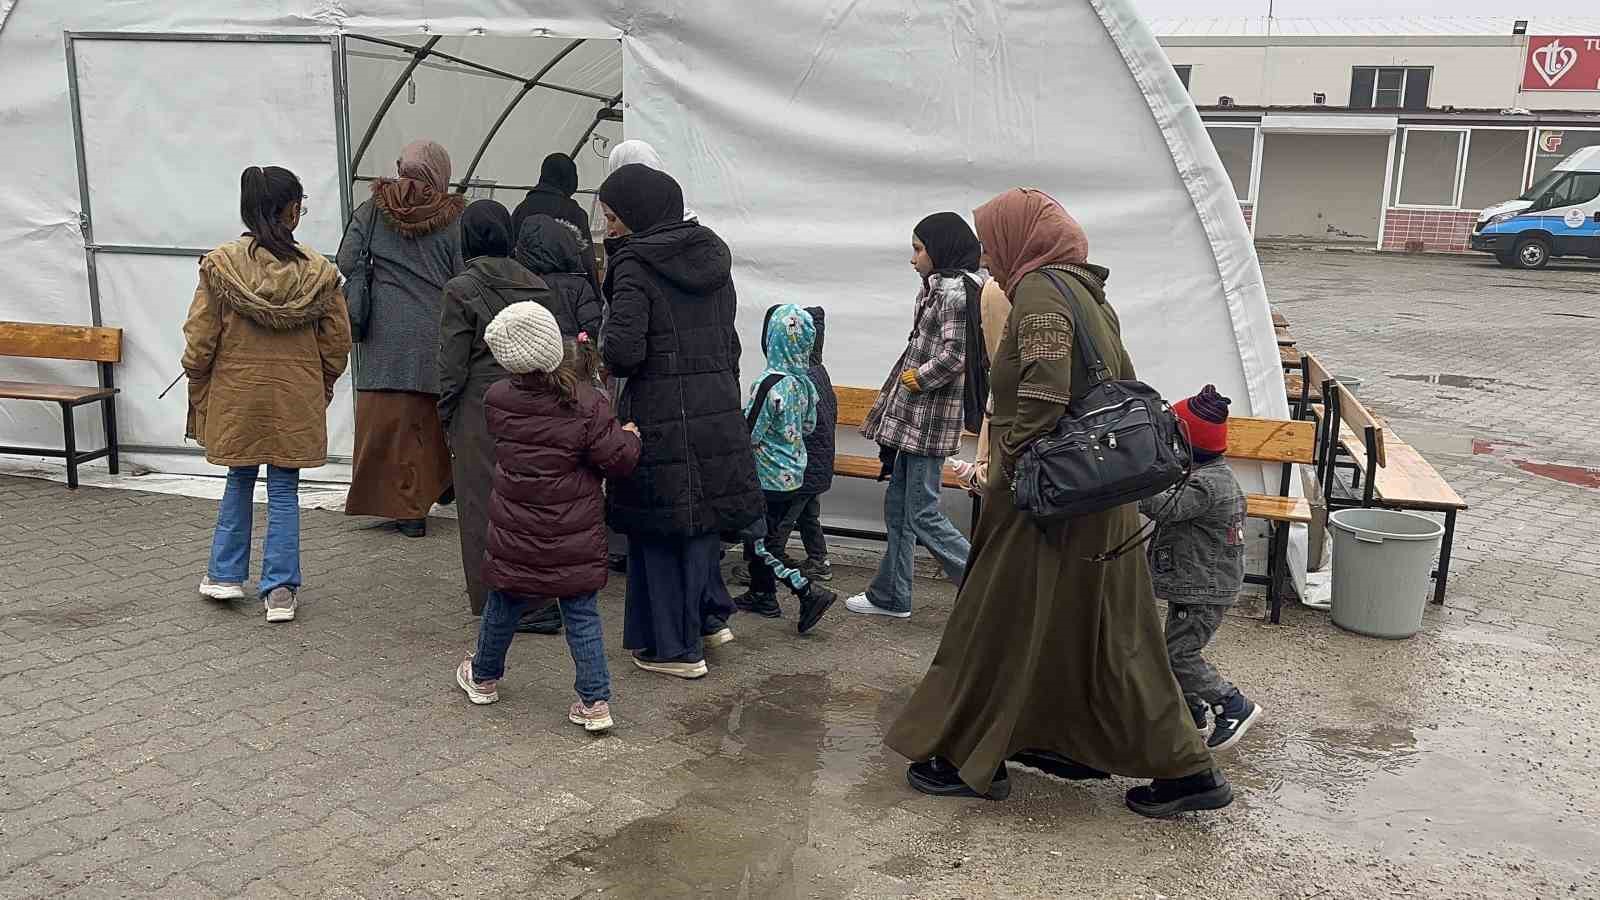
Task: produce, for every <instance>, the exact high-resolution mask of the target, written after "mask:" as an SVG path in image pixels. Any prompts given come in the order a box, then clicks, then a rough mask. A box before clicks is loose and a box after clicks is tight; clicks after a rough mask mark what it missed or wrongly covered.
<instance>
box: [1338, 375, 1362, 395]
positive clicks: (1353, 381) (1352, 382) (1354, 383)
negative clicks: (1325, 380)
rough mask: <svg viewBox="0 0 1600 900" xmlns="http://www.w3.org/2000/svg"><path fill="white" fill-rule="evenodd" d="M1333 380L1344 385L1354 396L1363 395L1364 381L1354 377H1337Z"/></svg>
mask: <svg viewBox="0 0 1600 900" xmlns="http://www.w3.org/2000/svg"><path fill="white" fill-rule="evenodd" d="M1333 380H1334V381H1337V382H1339V383H1340V384H1342V385H1344V389H1345V390H1347V391H1349V392H1350V393H1352V394H1359V393H1361V385H1362V381H1361V379H1359V378H1357V377H1356V376H1354V375H1335V376H1333Z"/></svg>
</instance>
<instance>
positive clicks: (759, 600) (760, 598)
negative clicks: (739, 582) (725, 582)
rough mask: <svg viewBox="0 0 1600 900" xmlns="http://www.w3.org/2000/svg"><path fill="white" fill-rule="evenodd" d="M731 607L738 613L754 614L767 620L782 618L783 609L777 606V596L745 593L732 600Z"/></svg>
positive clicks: (752, 592)
mask: <svg viewBox="0 0 1600 900" xmlns="http://www.w3.org/2000/svg"><path fill="white" fill-rule="evenodd" d="M733 605H734V606H736V607H738V608H739V611H740V612H747V613H755V614H756V615H758V616H763V617H765V618H768V619H777V618H781V617H782V616H783V608H782V607H780V606H779V605H778V595H777V594H758V593H756V592H755V591H746V592H744V593H743V594H740V595H739V596H737V597H735V598H733Z"/></svg>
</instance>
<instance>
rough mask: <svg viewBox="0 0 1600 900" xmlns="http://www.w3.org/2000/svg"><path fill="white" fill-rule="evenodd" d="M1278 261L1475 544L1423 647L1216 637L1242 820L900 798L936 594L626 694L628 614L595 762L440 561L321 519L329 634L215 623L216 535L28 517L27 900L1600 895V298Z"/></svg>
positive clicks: (142, 524) (47, 491)
mask: <svg viewBox="0 0 1600 900" xmlns="http://www.w3.org/2000/svg"><path fill="white" fill-rule="evenodd" d="M1263 262H1264V266H1265V269H1266V277H1267V280H1268V286H1269V289H1270V290H1271V292H1272V295H1273V298H1274V300H1275V302H1276V303H1277V304H1278V305H1279V308H1280V309H1281V310H1282V311H1283V312H1284V313H1285V314H1287V315H1288V316H1289V318H1290V319H1291V320H1292V322H1293V328H1294V331H1295V332H1296V334H1297V336H1298V337H1299V338H1300V340H1301V341H1302V343H1303V344H1304V345H1306V346H1308V347H1310V348H1312V349H1313V350H1314V351H1315V352H1317V353H1318V354H1319V355H1320V356H1322V357H1323V358H1324V359H1325V360H1326V361H1327V362H1328V363H1329V364H1330V365H1331V366H1332V367H1333V368H1334V369H1335V370H1336V371H1338V372H1340V373H1342V374H1356V375H1359V376H1361V377H1362V378H1364V379H1365V384H1364V385H1363V387H1362V396H1363V397H1364V398H1366V399H1367V400H1369V401H1370V403H1371V404H1372V406H1373V407H1374V409H1375V410H1376V411H1377V412H1379V413H1380V414H1381V415H1384V416H1386V417H1387V418H1388V419H1389V421H1390V423H1391V424H1392V425H1393V426H1394V429H1395V430H1396V431H1397V432H1398V433H1399V434H1401V435H1402V436H1403V437H1405V438H1406V439H1408V440H1410V441H1412V442H1413V443H1415V444H1417V445H1418V446H1419V447H1422V448H1424V451H1425V452H1426V453H1427V455H1428V456H1429V458H1430V460H1432V461H1433V462H1434V464H1435V465H1436V466H1437V467H1438V468H1439V470H1440V471H1441V472H1443V473H1444V474H1445V475H1446V477H1447V478H1448V479H1449V480H1450V481H1451V483H1452V484H1454V485H1455V486H1456V487H1457V489H1458V490H1459V491H1460V492H1461V493H1462V494H1463V495H1464V496H1465V497H1466V498H1467V500H1468V501H1469V502H1470V503H1471V504H1472V510H1471V511H1470V512H1469V513H1468V514H1467V515H1466V516H1465V517H1464V518H1463V520H1462V523H1461V535H1460V539H1459V541H1458V550H1457V562H1456V571H1455V576H1454V579H1453V581H1452V586H1451V591H1450V599H1449V603H1448V604H1447V605H1446V606H1445V607H1444V608H1442V609H1432V610H1430V612H1429V616H1428V622H1427V626H1426V628H1425V630H1424V632H1423V633H1422V634H1421V635H1418V636H1417V637H1416V638H1414V639H1412V640H1409V641H1404V642H1385V641H1375V640H1370V639H1365V638H1359V637H1356V636H1353V635H1349V634H1345V633H1343V632H1340V631H1339V630H1337V629H1336V628H1334V627H1333V626H1332V625H1331V624H1330V623H1329V622H1328V619H1327V616H1326V615H1325V614H1323V613H1319V612H1315V611H1312V610H1306V609H1301V608H1291V609H1290V610H1288V611H1287V614H1286V616H1285V622H1284V624H1283V625H1282V626H1279V627H1272V626H1267V625H1263V624H1261V623H1260V622H1259V621H1257V620H1254V619H1251V618H1246V617H1244V616H1242V615H1241V616H1235V617H1232V618H1230V619H1229V622H1228V624H1227V625H1226V627H1225V628H1224V629H1223V631H1222V632H1221V634H1220V636H1219V639H1218V645H1217V648H1216V659H1217V661H1218V662H1219V664H1220V665H1222V666H1223V667H1224V669H1225V670H1226V671H1227V673H1228V674H1229V675H1230V676H1231V677H1232V678H1233V680H1235V681H1236V682H1237V683H1239V684H1240V685H1241V686H1243V687H1244V688H1245V689H1246V690H1247V691H1249V692H1251V693H1252V694H1253V695H1254V696H1255V697H1256V699H1258V700H1259V701H1260V702H1262V703H1263V705H1264V706H1265V707H1266V709H1267V710H1268V715H1267V718H1266V719H1265V721H1264V722H1263V724H1262V725H1261V726H1260V727H1259V728H1258V729H1257V730H1256V731H1255V732H1253V733H1252V734H1251V736H1250V737H1249V739H1247V741H1246V742H1244V743H1243V744H1242V745H1241V746H1240V748H1239V749H1238V750H1237V751H1236V752H1233V753H1230V754H1226V755H1224V756H1223V757H1222V758H1221V760H1220V761H1221V763H1222V765H1223V766H1224V767H1225V769H1226V770H1227V771H1228V773H1229V775H1230V777H1231V778H1232V779H1233V780H1234V782H1235V785H1236V787H1237V790H1238V795H1239V800H1238V802H1237V803H1235V805H1234V806H1233V807H1231V808H1230V809H1228V810H1226V811H1223V812H1221V813H1217V814H1214V815H1210V816H1205V817H1194V818H1187V819H1183V820H1178V821H1173V822H1147V821H1144V820H1141V819H1138V818H1136V817H1134V816H1132V815H1131V814H1129V813H1128V812H1127V811H1126V810H1125V809H1123V808H1122V805H1121V797H1120V795H1121V792H1122V791H1123V790H1126V788H1127V787H1129V786H1131V784H1132V783H1131V782H1128V781H1125V780H1120V779H1119V780H1114V781H1112V782H1102V783H1094V784H1089V785H1071V784H1065V783H1062V782H1058V781H1055V780H1052V779H1047V778H1043V777H1040V776H1037V775H1032V774H1027V773H1019V774H1018V775H1017V776H1016V778H1015V781H1016V790H1015V792H1014V794H1013V797H1012V799H1011V800H1009V801H1007V802H1005V803H985V802H979V801H959V802H956V801H940V800H935V799H932V798H927V797H922V796H920V795H917V794H914V793H912V792H911V791H909V789H907V788H906V786H905V783H904V780H903V766H904V761H903V760H900V759H899V758H897V757H896V756H895V755H894V754H893V753H892V752H890V751H887V750H885V749H884V748H883V747H882V745H881V735H882V733H883V730H884V728H885V727H886V726H887V724H888V723H889V722H890V721H892V720H893V717H894V715H895V714H896V711H897V710H898V709H899V707H900V706H901V704H902V703H903V702H904V700H905V698H906V696H907V695H908V693H909V692H910V690H911V689H912V687H913V686H914V685H915V683H916V680H917V679H918V677H920V675H921V673H922V671H923V669H924V668H925V667H926V665H927V663H928V661H929V659H930V658H931V655H932V652H933V649H934V648H935V647H936V645H937V642H938V638H939V635H940V632H941V630H942V627H943V624H944V622H945V619H946V617H947V614H948V612H949V609H950V605H951V603H952V602H953V596H952V591H951V590H950V589H949V588H948V587H947V586H945V585H943V584H942V583H940V582H936V581H932V580H919V582H918V585H917V591H918V610H917V614H916V616H915V617H914V618H913V619H912V620H910V621H909V622H890V621H886V620H873V621H861V620H859V619H855V618H853V617H847V615H846V614H845V613H844V612H843V610H842V609H840V610H838V611H837V612H835V613H833V614H830V617H829V619H828V620H826V622H825V623H824V625H823V626H822V627H821V629H819V632H818V633H816V634H815V635H813V636H809V637H806V638H800V637H797V636H796V635H795V634H794V633H793V621H794V620H793V615H794V611H793V610H792V609H789V610H786V613H787V615H788V618H786V619H785V620H783V621H768V620H756V621H750V619H749V617H745V616H740V617H736V620H735V622H734V623H733V626H734V628H735V630H736V631H737V633H738V640H737V641H736V642H735V643H734V644H732V645H729V646H728V647H726V648H722V649H720V650H719V651H714V652H713V655H712V656H711V658H710V661H711V666H712V674H711V676H710V677H708V678H707V679H705V680H703V681H701V682H697V683H684V682H679V681H674V680H668V679H663V678H661V677H659V676H650V675H647V674H645V673H642V672H638V671H636V670H634V669H633V668H632V667H631V666H628V665H626V664H625V663H626V657H625V654H624V653H623V651H622V650H621V647H620V640H619V638H620V633H621V627H620V613H621V606H622V598H621V587H620V584H613V586H612V587H610V588H608V589H607V590H606V592H605V593H604V595H603V601H602V603H603V607H604V609H605V614H606V628H607V631H606V636H607V640H608V648H607V649H608V652H609V656H610V659H611V665H612V674H613V680H614V690H615V700H614V709H615V715H616V718H617V729H616V731H615V732H614V733H613V734H612V735H610V736H607V737H602V738H594V737H591V736H589V735H586V734H584V733H583V732H582V731H581V730H580V729H577V728H576V727H575V726H572V725H570V724H569V723H567V722H566V720H565V707H566V704H567V703H568V702H569V701H570V697H571V681H572V671H571V664H570V662H569V660H568V658H567V654H566V649H565V645H564V643H563V642H562V641H561V640H560V639H550V638H538V637H519V638H518V640H517V642H516V643H515V644H514V646H513V649H512V651H511V656H510V660H509V670H508V676H507V679H506V681H504V682H503V683H502V688H501V695H502V700H501V702H500V703H499V704H497V705H495V706H490V707H473V706H471V705H469V704H468V703H467V702H466V699H465V698H464V697H462V696H461V695H460V693H459V691H457V690H456V688H455V687H454V686H453V681H452V670H453V666H454V664H455V663H456V662H457V661H458V660H459V659H460V656H461V654H462V653H463V652H464V651H465V650H466V649H468V648H469V647H470V646H471V643H472V640H473V637H474V634H475V630H474V626H473V620H472V619H471V618H470V616H468V615H467V614H466V612H465V603H464V600H463V599H462V597H461V595H460V587H459V559H458V555H457V550H456V547H457V545H456V534H455V531H454V523H453V522H451V521H448V520H435V522H434V527H433V530H432V532H431V533H430V535H429V537H427V538H426V539H423V540H417V541H410V540H406V539H403V538H401V537H399V536H397V535H395V534H394V533H392V532H388V531H384V530H382V529H380V528H375V527H373V523H371V522H370V521H367V520H357V519H348V518H344V517H342V516H339V515H336V514H333V513H327V512H320V511H307V512H305V513H304V529H303V532H304V553H303V565H304V569H305V578H306V585H307V587H306V590H305V591H304V594H303V597H304V606H303V612H302V615H301V617H300V619H299V620H297V621H296V622H295V623H293V624H291V625H287V626H271V627H269V626H268V625H266V624H265V622H264V621H263V619H262V616H261V614H260V610H259V607H258V606H257V604H255V603H254V602H249V603H236V604H216V603H212V602H209V601H203V600H200V599H199V598H197V597H196V596H195V594H194V586H195V583H196V582H197V580H198V578H199V576H200V574H201V572H202V569H203V566H204V561H205V558H206V551H207V546H208V540H209V535H210V529H211V525H212V522H213V517H214V515H215V505H214V503H212V502H210V501H203V500H194V499H189V498H184V497H176V496H166V495H158V494H150V493H141V492H134V491H110V490H101V489H93V488H85V489H83V490H80V491H78V492H75V493H68V492H67V491H66V490H65V489H64V488H63V487H62V486H61V485H59V484H56V483H52V482H47V481H40V480H32V479H24V478H13V477H0V897H30V898H31V897H123V896H159V897H183V898H187V897H236V896H246V897H285V896H294V897H302V896H303V897H413V896H416V897H455V896H516V897H556V898H569V897H602V896H603V897H639V898H657V897H701V896H714V897H748V898H765V897H795V898H799V897H807V898H810V897H816V898H827V897H929V898H956V897H965V898H975V897H1046V896H1051V897H1054V896H1072V897H1080V896H1081V897H1150V898H1154V897H1157V896H1165V897H1190V896H1196V897H1198V896H1204V897H1234V896H1238V897H1245V896H1248V897H1286V898H1310V897H1374V896H1380V897H1381V896H1418V897H1458V896H1459V897H1469V896H1470V897H1482V896H1530V897H1532V896H1541V897H1551V896H1600V889H1597V887H1596V885H1597V884H1600V869H1597V868H1596V867H1597V861H1600V837H1597V836H1596V829H1595V828H1594V822H1596V821H1600V801H1597V800H1596V799H1595V798H1596V796H1600V794H1597V788H1600V758H1597V756H1596V753H1597V749H1600V734H1597V731H1600V726H1597V721H1596V720H1597V702H1596V698H1597V692H1596V688H1595V687H1594V672H1595V670H1596V664H1597V663H1600V648H1597V641H1600V626H1597V624H1596V618H1597V617H1596V616H1595V615H1594V613H1593V611H1592V595H1593V594H1594V588H1595V585H1596V576H1597V575H1600V561H1597V559H1596V554H1595V549H1594V548H1595V547H1596V546H1597V543H1600V519H1597V517H1596V516H1595V515H1594V512H1595V509H1596V507H1595V501H1596V492H1595V488H1593V487H1586V486H1583V485H1584V484H1586V483H1587V484H1592V483H1594V482H1592V481H1587V480H1586V477H1585V475H1584V468H1583V467H1588V466H1597V465H1600V436H1597V433H1596V429H1597V427H1600V426H1597V422H1600V399H1597V397H1600V394H1597V388H1600V384H1597V382H1600V362H1597V360H1596V355H1595V353H1594V352H1593V347H1594V346H1595V345H1596V343H1597V341H1600V318H1596V317H1597V316H1600V304H1596V303H1595V301H1594V299H1593V298H1594V296H1595V295H1594V293H1593V288H1594V286H1595V285H1596V284H1597V283H1600V282H1597V280H1596V276H1597V274H1600V269H1596V268H1593V267H1587V268H1585V267H1566V268H1563V269H1561V270H1558V271H1547V272H1539V273H1520V272H1509V271H1505V270H1500V269H1497V268H1494V267H1493V266H1492V265H1487V264H1484V263H1483V262H1482V261H1479V260H1476V259H1470V258H1468V259H1464V258H1441V257H1428V258H1406V257H1396V256H1375V255H1371V254H1348V253H1325V252H1305V251H1266V252H1264V255H1263ZM1113 299H1114V298H1113ZM1441 375H1442V376H1451V377H1444V378H1438V377H1433V378H1429V377H1428V376H1441ZM1418 376H1422V377H1421V378H1419V377H1418ZM1551 464H1553V465H1557V466H1562V467H1566V468H1555V469H1551V468H1547V466H1548V465H1551ZM1536 472H1550V473H1554V474H1556V475H1559V476H1560V478H1551V477H1546V476H1545V475H1541V474H1536ZM1573 482H1579V483H1573ZM258 512H259V510H258ZM260 520H261V517H260V515H258V528H259V527H260V524H259V523H260ZM856 559H857V560H858V561H860V562H870V560H864V559H861V558H859V557H857V558H856ZM869 576H870V571H868V570H867V569H865V568H860V567H848V566H843V567H841V568H840V570H839V576H838V582H837V587H838V588H839V589H840V590H841V591H846V592H848V591H854V590H858V589H860V588H861V587H863V586H864V585H865V582H866V580H867V579H868V577H869Z"/></svg>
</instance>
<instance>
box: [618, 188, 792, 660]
mask: <svg viewBox="0 0 1600 900" xmlns="http://www.w3.org/2000/svg"><path fill="white" fill-rule="evenodd" d="M600 202H601V204H602V205H601V210H602V212H603V214H604V215H605V217H606V226H607V232H608V234H609V235H610V237H608V239H607V240H606V254H607V258H608V259H609V260H610V264H609V265H608V266H607V267H606V295H607V296H608V297H609V298H610V318H609V320H608V321H607V322H606V327H605V337H604V340H602V341H601V344H600V346H601V350H602V354H603V356H604V358H605V361H606V363H607V364H608V365H609V366H610V368H611V371H612V373H613V374H614V375H617V376H619V377H623V378H626V379H628V381H627V386H626V387H625V388H624V389H623V392H622V396H621V397H620V398H619V400H618V403H617V415H618V416H619V417H621V418H622V419H623V420H624V421H631V422H635V423H637V424H638V426H639V429H640V431H641V432H642V433H643V435H644V456H643V458H642V459H641V460H640V462H639V467H638V469H637V470H636V471H635V472H634V473H633V475H632V476H631V477H629V478H626V479H621V480H616V481H613V482H611V484H610V487H609V489H608V491H607V496H606V507H607V509H606V514H607V520H608V521H609V522H610V524H611V527H612V528H614V529H616V530H618V531H621V532H623V533H625V534H626V535H627V536H628V598H627V611H626V616H625V620H624V622H625V624H624V629H623V646H624V647H627V648H628V649H630V650H633V651H635V652H634V662H635V664H636V665H638V666H639V668H641V669H645V670H646V671H651V672H659V673H662V674H666V675H673V676H676V677H679V678H700V677H702V676H704V675H705V674H706V671H707V669H706V663H705V652H704V648H705V642H704V640H703V638H704V636H705V635H707V634H711V635H716V634H719V633H721V632H723V631H724V629H725V628H726V622H727V618H728V616H730V615H731V614H732V613H733V598H732V597H731V596H729V595H728V589H727V586H726V585H725V584H723V582H722V575H721V571H720V569H719V567H718V561H719V558H720V556H721V553H722V543H721V537H720V535H721V534H722V533H724V532H737V531H741V530H742V529H743V528H744V527H745V526H746V525H749V524H750V523H751V522H753V521H755V519H756V517H757V516H761V515H763V514H764V513H765V511H766V501H765V499H764V498H763V496H762V494H761V486H760V484H759V483H758V482H757V481H756V471H755V456H754V453H753V451H752V450H751V447H750V434H749V431H748V429H747V427H746V425H745V419H744V415H743V413H742V411H741V409H742V403H741V400H740V391H739V381H738V365H739V335H738V332H737V331H736V330H735V328H734V314H735V311H736V309H737V306H738V298H737V296H736V295H735V292H734V287H733V276H732V268H733V255H732V253H731V252H729V250H728V245H727V244H725V243H723V241H722V239H721V238H719V237H717V235H716V233H715V232H713V231H711V229H709V228H706V227H705V226H703V225H700V224H698V223H695V222H685V221H684V220H683V190H682V188H680V187H679V186H678V183H677V182H676V181H674V180H673V179H672V177H671V176H670V175H667V174H666V173H664V172H658V171H656V170H654V169H651V168H648V167H646V166H642V165H627V166H622V167H621V168H619V169H617V171H615V172H613V173H611V175H610V176H609V177H607V178H606V180H605V183H604V184H603V185H601V187H600Z"/></svg>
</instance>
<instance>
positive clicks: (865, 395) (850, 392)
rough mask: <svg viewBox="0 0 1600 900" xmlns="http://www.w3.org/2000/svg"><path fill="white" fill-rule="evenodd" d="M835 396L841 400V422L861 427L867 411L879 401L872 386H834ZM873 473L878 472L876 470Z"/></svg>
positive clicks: (841, 423)
mask: <svg viewBox="0 0 1600 900" xmlns="http://www.w3.org/2000/svg"><path fill="white" fill-rule="evenodd" d="M833 396H834V397H835V398H837V399H838V401H839V424H840V425H849V426H851V427H855V428H859V427H860V426H861V423H862V422H865V421H866V420H867V413H869V412H871V411H872V404H874V403H876V402H878V392H877V391H875V390H872V389H871V388H856V387H839V386H838V385H835V386H834V388H833ZM872 474H873V475H877V474H878V473H877V472H876V471H874V472H873V473H872Z"/></svg>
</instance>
